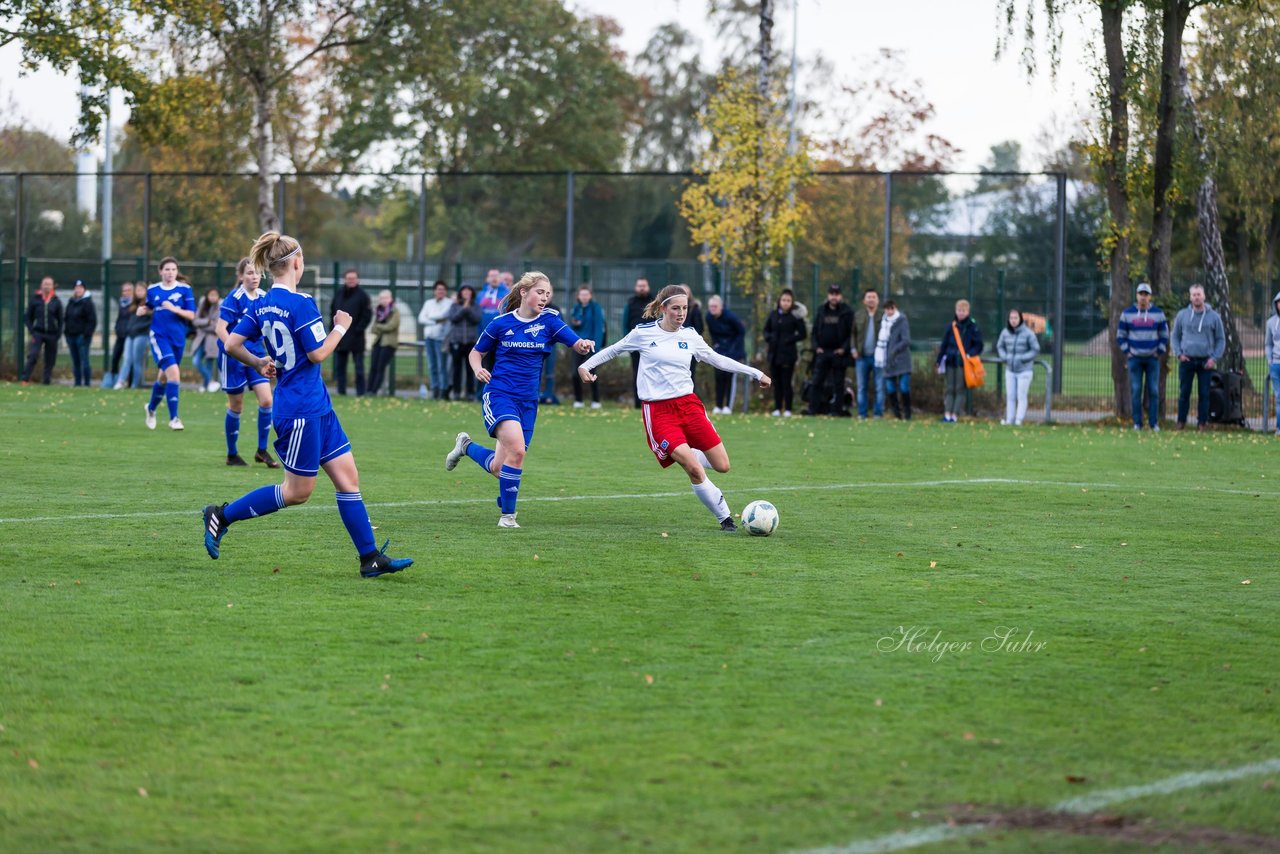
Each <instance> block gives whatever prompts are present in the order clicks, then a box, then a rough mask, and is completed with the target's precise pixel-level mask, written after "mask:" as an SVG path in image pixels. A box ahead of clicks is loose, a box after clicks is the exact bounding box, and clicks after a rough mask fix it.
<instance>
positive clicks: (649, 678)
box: [644, 673, 653, 685]
mask: <svg viewBox="0 0 1280 854" xmlns="http://www.w3.org/2000/svg"><path fill="white" fill-rule="evenodd" d="M644 681H645V682H646V683H647V684H649V685H652V684H653V677H652V676H650V675H649V674H648V673H646V674H645V675H644Z"/></svg>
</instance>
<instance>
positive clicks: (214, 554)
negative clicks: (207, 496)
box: [204, 504, 228, 560]
mask: <svg viewBox="0 0 1280 854" xmlns="http://www.w3.org/2000/svg"><path fill="white" fill-rule="evenodd" d="M226 509H227V505H225V504H223V505H217V504H208V505H206V506H205V508H204V550H205V551H207V552H208V553H209V557H211V558H213V559H214V560H217V559H218V553H219V546H220V545H221V544H222V535H223V534H225V533H226V532H227V524H228V523H227V517H226V515H225V514H224V513H223V511H224V510H226Z"/></svg>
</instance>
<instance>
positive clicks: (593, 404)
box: [591, 400, 600, 409]
mask: <svg viewBox="0 0 1280 854" xmlns="http://www.w3.org/2000/svg"><path fill="white" fill-rule="evenodd" d="M591 408H592V409H599V408H600V401H598V400H593V401H591Z"/></svg>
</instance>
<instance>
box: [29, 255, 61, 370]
mask: <svg viewBox="0 0 1280 854" xmlns="http://www.w3.org/2000/svg"><path fill="white" fill-rule="evenodd" d="M26 324H27V332H28V333H29V334H30V335H31V340H30V341H29V342H28V344H27V364H26V366H25V367H23V369H22V381H23V382H24V383H25V382H29V381H30V379H31V372H32V371H33V370H34V369H35V366H36V359H37V358H39V357H40V352H41V351H42V350H43V351H44V375H43V378H42V379H41V382H42V383H44V384H45V385H48V384H49V383H51V382H52V381H53V365H54V363H55V362H56V361H57V360H58V339H59V338H61V337H62V300H60V299H58V294H57V292H56V291H55V290H54V287H53V277H52V276H45V277H44V278H43V279H41V280H40V290H38V291H36V292H35V293H34V294H32V295H31V302H29V303H27V315H26Z"/></svg>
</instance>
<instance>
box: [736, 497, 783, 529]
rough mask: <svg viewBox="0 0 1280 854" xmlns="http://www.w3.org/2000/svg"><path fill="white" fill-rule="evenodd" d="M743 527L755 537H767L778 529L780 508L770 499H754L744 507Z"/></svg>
mask: <svg viewBox="0 0 1280 854" xmlns="http://www.w3.org/2000/svg"><path fill="white" fill-rule="evenodd" d="M742 527H744V528H746V529H747V533H748V534H750V535H751V536H753V537H767V536H769V535H770V534H772V533H773V532H774V531H776V530H778V508H777V507H774V506H773V505H772V504H770V503H769V502H768V501H752V502H751V503H750V504H748V505H747V506H746V507H743V508H742Z"/></svg>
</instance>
